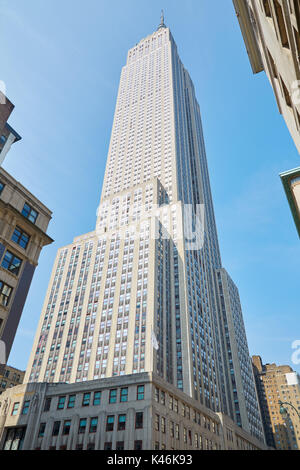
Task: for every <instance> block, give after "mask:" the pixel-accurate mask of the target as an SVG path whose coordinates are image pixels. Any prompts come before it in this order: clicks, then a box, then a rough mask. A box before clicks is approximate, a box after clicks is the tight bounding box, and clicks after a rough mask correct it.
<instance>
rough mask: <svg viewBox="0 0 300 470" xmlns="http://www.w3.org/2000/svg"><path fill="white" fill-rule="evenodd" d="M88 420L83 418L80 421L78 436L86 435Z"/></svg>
mask: <svg viewBox="0 0 300 470" xmlns="http://www.w3.org/2000/svg"><path fill="white" fill-rule="evenodd" d="M86 421H87V420H86V418H81V420H80V421H79V427H78V434H84V433H85V429H86Z"/></svg>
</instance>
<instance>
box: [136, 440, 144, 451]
mask: <svg viewBox="0 0 300 470" xmlns="http://www.w3.org/2000/svg"><path fill="white" fill-rule="evenodd" d="M142 449H143V441H134V450H142Z"/></svg>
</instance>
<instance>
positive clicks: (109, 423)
mask: <svg viewBox="0 0 300 470" xmlns="http://www.w3.org/2000/svg"><path fill="white" fill-rule="evenodd" d="M24 409H25V408H24V407H23V411H24ZM27 412H28V407H27V408H26V412H24V413H22V414H27ZM126 419H127V416H126V414H119V415H118V416H117V419H116V417H115V415H109V416H107V417H106V426H105V431H106V432H112V431H113V430H114V427H115V424H117V430H118V431H125V430H126ZM46 424H47V423H45V422H44V423H41V424H40V428H39V434H38V437H44V435H45V430H46ZM98 424H99V418H98V417H97V416H96V417H92V418H81V419H80V420H79V425H78V430H77V432H78V434H84V433H85V432H86V430H87V429H88V432H89V433H96V432H97V430H98ZM71 425H72V421H71V419H67V420H65V421H63V422H61V421H54V423H53V427H52V436H58V435H59V433H60V430H61V426H62V431H61V434H62V435H63V436H68V435H69V434H70V430H71ZM143 426H144V413H143V412H142V411H138V412H136V413H135V429H143Z"/></svg>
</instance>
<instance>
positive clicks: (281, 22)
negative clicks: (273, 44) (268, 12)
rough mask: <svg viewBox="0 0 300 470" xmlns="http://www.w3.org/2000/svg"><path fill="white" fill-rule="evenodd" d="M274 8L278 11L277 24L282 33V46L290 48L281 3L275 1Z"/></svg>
mask: <svg viewBox="0 0 300 470" xmlns="http://www.w3.org/2000/svg"><path fill="white" fill-rule="evenodd" d="M274 7H275V11H276V17H277V23H278V28H279V32H280V38H281V44H282V46H283V47H287V48H289V40H288V35H287V31H286V26H285V21H284V16H283V11H282V8H281V5H280V3H279V2H278V1H277V0H274Z"/></svg>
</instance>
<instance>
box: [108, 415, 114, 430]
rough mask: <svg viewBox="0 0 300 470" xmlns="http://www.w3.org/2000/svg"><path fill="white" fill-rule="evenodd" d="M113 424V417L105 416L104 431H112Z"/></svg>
mask: <svg viewBox="0 0 300 470" xmlns="http://www.w3.org/2000/svg"><path fill="white" fill-rule="evenodd" d="M114 422H115V417H114V416H107V420H106V431H113V430H114Z"/></svg>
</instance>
